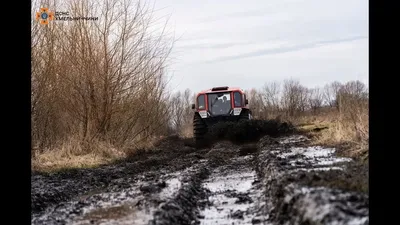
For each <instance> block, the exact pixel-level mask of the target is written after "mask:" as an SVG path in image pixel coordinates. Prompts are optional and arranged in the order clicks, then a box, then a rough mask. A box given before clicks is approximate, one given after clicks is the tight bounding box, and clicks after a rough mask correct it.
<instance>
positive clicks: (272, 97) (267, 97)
mask: <svg viewBox="0 0 400 225" xmlns="http://www.w3.org/2000/svg"><path fill="white" fill-rule="evenodd" d="M262 95H263V99H264V102H265V104H266V107H268V110H269V111H271V112H272V113H274V114H275V113H278V112H279V110H280V84H279V83H278V82H270V83H265V84H264V86H263V88H262Z"/></svg>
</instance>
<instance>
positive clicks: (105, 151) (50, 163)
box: [32, 138, 126, 172]
mask: <svg viewBox="0 0 400 225" xmlns="http://www.w3.org/2000/svg"><path fill="white" fill-rule="evenodd" d="M34 152H36V155H35V156H34V157H33V158H32V170H34V171H42V172H50V171H56V170H62V169H67V168H86V167H94V166H98V165H100V164H103V163H108V162H111V161H113V160H115V159H119V158H122V157H125V156H126V153H125V152H123V151H119V150H117V149H115V148H113V146H111V145H110V144H109V143H105V142H100V141H96V142H93V143H92V144H90V145H89V146H86V147H84V145H83V144H82V143H80V142H79V141H78V140H77V139H72V138H71V139H70V140H68V141H66V142H64V143H63V144H60V145H59V147H56V148H53V149H45V150H44V151H43V152H41V153H37V152H38V151H34Z"/></svg>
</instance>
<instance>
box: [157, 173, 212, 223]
mask: <svg viewBox="0 0 400 225" xmlns="http://www.w3.org/2000/svg"><path fill="white" fill-rule="evenodd" d="M209 174H210V171H209V169H208V168H207V167H203V168H201V169H200V171H199V172H198V173H196V174H195V175H193V176H191V177H190V178H189V182H188V183H187V184H185V185H183V186H182V187H181V189H180V190H179V191H178V194H177V195H176V197H175V198H174V199H172V200H170V201H168V202H167V203H165V204H164V205H162V206H161V207H160V209H159V210H158V211H156V212H155V213H154V215H153V219H152V220H151V221H150V222H149V224H152V225H170V224H171V225H173V224H174V225H178V224H199V217H200V214H199V207H202V206H203V207H204V204H206V202H202V201H201V199H204V198H205V197H206V195H207V193H206V191H205V190H204V189H203V188H202V186H201V183H202V181H203V180H204V179H206V178H207V177H208V176H209Z"/></svg>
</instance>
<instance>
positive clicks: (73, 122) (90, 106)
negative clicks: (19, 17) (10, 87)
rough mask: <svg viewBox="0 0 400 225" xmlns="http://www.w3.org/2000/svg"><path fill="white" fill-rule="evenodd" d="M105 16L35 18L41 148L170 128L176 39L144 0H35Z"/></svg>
mask: <svg viewBox="0 0 400 225" xmlns="http://www.w3.org/2000/svg"><path fill="white" fill-rule="evenodd" d="M40 7H47V8H49V9H50V10H52V11H57V10H60V11H68V12H69V13H70V15H73V16H97V17H99V19H98V20H97V21H84V20H77V21H61V22H60V21H53V22H51V23H49V25H46V26H43V25H40V24H39V23H37V22H36V21H33V23H32V30H31V34H32V56H31V64H32V66H31V70H32V80H31V83H32V90H31V101H32V104H31V116H32V141H33V144H34V145H35V146H37V149H38V151H42V150H44V149H51V148H54V147H55V146H57V145H59V144H62V143H64V142H66V141H68V140H71V139H73V140H75V141H78V142H79V144H80V145H81V146H84V147H83V149H84V150H87V151H90V150H92V149H91V146H92V144H93V143H96V142H99V141H105V142H108V143H110V144H112V145H114V146H117V147H122V146H129V145H132V144H136V143H140V142H143V141H146V140H147V139H149V138H150V137H151V136H153V135H158V134H165V133H166V132H167V129H168V118H167V113H166V112H168V110H169V109H168V106H169V105H168V98H169V96H167V95H166V92H165V90H166V80H165V69H166V66H167V62H168V61H167V59H168V56H169V53H170V50H171V48H172V44H173V40H171V39H168V38H166V37H168V35H167V34H166V31H165V26H163V27H162V28H161V30H156V29H154V26H155V23H156V21H155V20H154V18H153V10H152V6H151V5H149V4H147V3H145V2H142V1H131V0H105V1H100V2H98V1H92V0H88V1H81V0H70V1H65V2H60V1H42V2H38V1H36V2H33V3H32V13H35V12H36V11H38V10H39V8H40Z"/></svg>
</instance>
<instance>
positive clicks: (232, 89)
mask: <svg viewBox="0 0 400 225" xmlns="http://www.w3.org/2000/svg"><path fill="white" fill-rule="evenodd" d="M227 91H242V92H243V90H242V89H241V88H239V87H228V90H217V91H212V88H210V89H207V90H203V91H200V92H199V94H207V93H217V92H227Z"/></svg>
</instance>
